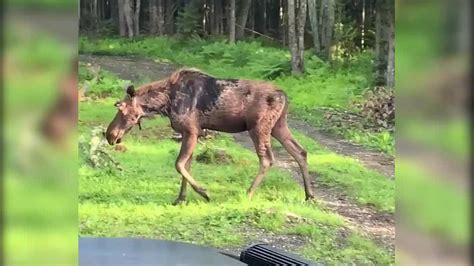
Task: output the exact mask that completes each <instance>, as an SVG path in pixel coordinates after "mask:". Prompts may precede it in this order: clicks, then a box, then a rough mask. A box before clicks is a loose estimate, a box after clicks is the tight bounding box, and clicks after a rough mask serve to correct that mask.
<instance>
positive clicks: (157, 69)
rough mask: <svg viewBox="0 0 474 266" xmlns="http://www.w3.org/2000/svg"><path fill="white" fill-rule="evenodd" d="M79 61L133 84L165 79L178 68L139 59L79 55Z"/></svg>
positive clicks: (172, 65)
mask: <svg viewBox="0 0 474 266" xmlns="http://www.w3.org/2000/svg"><path fill="white" fill-rule="evenodd" d="M79 61H80V62H84V63H90V64H92V65H97V66H100V67H101V68H103V69H105V70H107V71H109V72H112V73H114V74H116V75H117V76H118V77H119V78H120V79H124V80H130V81H133V82H143V81H155V80H160V79H164V78H167V77H168V76H169V75H171V73H173V71H175V70H176V69H177V68H178V66H177V65H174V64H168V63H162V62H160V63H155V61H153V60H150V59H146V58H140V57H131V56H130V57H123V56H96V55H85V54H81V55H79Z"/></svg>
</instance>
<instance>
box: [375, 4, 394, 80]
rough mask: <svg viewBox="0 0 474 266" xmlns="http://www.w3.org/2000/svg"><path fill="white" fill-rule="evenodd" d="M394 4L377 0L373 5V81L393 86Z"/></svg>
mask: <svg viewBox="0 0 474 266" xmlns="http://www.w3.org/2000/svg"><path fill="white" fill-rule="evenodd" d="M393 10H394V5H393V1H391V0H379V1H377V2H376V6H375V12H376V17H375V24H376V26H375V32H376V34H375V38H376V40H375V54H376V58H377V59H376V70H375V72H376V74H375V75H376V76H375V83H376V85H379V86H384V85H386V86H388V87H393V86H394V83H395V46H394V11H393Z"/></svg>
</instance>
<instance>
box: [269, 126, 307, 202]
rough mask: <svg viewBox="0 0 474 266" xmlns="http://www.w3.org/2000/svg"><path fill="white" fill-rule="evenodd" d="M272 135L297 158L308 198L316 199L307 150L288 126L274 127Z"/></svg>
mask: <svg viewBox="0 0 474 266" xmlns="http://www.w3.org/2000/svg"><path fill="white" fill-rule="evenodd" d="M272 136H273V137H275V138H276V139H277V140H278V141H279V142H280V143H281V145H282V146H283V147H284V148H285V149H286V151H287V152H288V153H289V154H290V155H291V156H292V157H293V158H294V159H295V160H296V162H297V163H298V166H299V167H300V171H301V174H302V176H303V183H304V191H305V195H306V200H311V199H314V193H313V189H312V188H311V182H310V180H311V179H310V176H309V173H308V163H307V152H306V150H304V149H303V147H301V145H300V144H299V143H298V142H297V141H296V140H295V139H294V138H293V136H292V134H291V132H290V130H289V129H288V126H286V125H278V124H277V126H276V127H275V128H273V130H272Z"/></svg>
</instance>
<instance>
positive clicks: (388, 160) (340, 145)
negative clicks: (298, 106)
mask: <svg viewBox="0 0 474 266" xmlns="http://www.w3.org/2000/svg"><path fill="white" fill-rule="evenodd" d="M288 125H289V126H290V128H293V129H296V130H298V131H300V132H302V133H304V134H305V135H306V136H308V137H310V138H312V139H314V140H315V141H317V142H318V143H319V144H321V145H322V146H324V147H326V148H328V149H329V150H331V151H334V152H336V153H339V154H343V155H346V156H349V157H352V158H356V159H358V160H359V161H360V162H361V163H362V164H364V165H365V166H366V167H367V168H369V169H373V170H375V171H377V172H379V173H381V174H383V175H385V176H388V177H390V178H394V176H395V165H394V158H393V157H392V156H390V155H387V154H384V153H380V152H376V151H370V150H367V149H365V148H364V147H362V146H360V145H354V144H352V143H350V142H348V141H346V140H344V139H342V138H340V137H336V136H334V135H331V134H328V133H326V132H324V131H322V130H319V129H317V128H315V127H313V126H311V125H308V124H307V123H306V122H304V121H299V120H297V119H294V118H290V119H289V121H288Z"/></svg>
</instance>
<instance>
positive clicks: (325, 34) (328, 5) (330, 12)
mask: <svg viewBox="0 0 474 266" xmlns="http://www.w3.org/2000/svg"><path fill="white" fill-rule="evenodd" d="M335 12H336V1H335V0H322V4H321V16H320V23H319V24H320V28H321V50H322V51H321V54H322V56H323V58H325V59H327V60H330V59H331V46H332V43H333V33H334V22H335Z"/></svg>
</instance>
